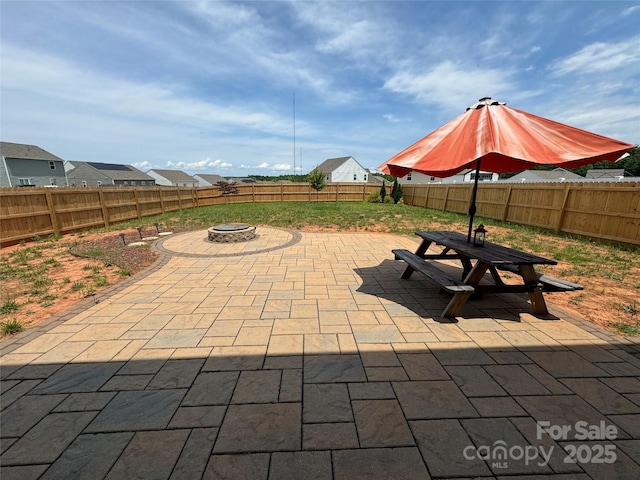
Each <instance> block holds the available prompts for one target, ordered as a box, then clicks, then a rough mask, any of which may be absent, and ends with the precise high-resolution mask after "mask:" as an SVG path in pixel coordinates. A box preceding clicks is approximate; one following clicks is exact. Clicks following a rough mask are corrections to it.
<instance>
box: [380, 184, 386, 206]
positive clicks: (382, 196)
mask: <svg viewBox="0 0 640 480" xmlns="http://www.w3.org/2000/svg"><path fill="white" fill-rule="evenodd" d="M386 196H387V187H385V186H384V180H383V181H382V187H380V201H381V202H382V203H384V199H385V197H386Z"/></svg>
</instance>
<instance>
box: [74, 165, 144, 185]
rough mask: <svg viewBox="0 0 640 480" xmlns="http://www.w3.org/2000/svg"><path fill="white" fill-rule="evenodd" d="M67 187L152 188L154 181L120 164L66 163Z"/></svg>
mask: <svg viewBox="0 0 640 480" xmlns="http://www.w3.org/2000/svg"><path fill="white" fill-rule="evenodd" d="M65 169H66V170H67V177H68V178H69V185H72V186H77V187H93V186H101V185H116V186H124V185H127V186H129V185H140V186H154V185H155V184H156V182H155V179H154V178H153V177H151V176H149V175H147V174H146V173H144V172H141V171H140V170H138V169H137V168H136V167H134V166H132V165H123V164H120V163H102V162H79V161H75V160H72V161H68V162H67V163H66V164H65Z"/></svg>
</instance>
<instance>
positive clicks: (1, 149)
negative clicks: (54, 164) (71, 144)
mask: <svg viewBox="0 0 640 480" xmlns="http://www.w3.org/2000/svg"><path fill="white" fill-rule="evenodd" d="M0 154H1V155H2V156H3V157H7V158H18V159H25V160H48V161H58V162H64V160H63V159H62V158H60V157H56V156H55V155H54V154H52V153H49V152H47V151H46V150H43V149H42V148H40V147H38V146H36V145H25V144H23V143H10V142H0Z"/></svg>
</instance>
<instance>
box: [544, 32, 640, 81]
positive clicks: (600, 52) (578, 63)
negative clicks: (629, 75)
mask: <svg viewBox="0 0 640 480" xmlns="http://www.w3.org/2000/svg"><path fill="white" fill-rule="evenodd" d="M638 45H640V36H636V37H633V38H630V39H628V40H626V41H623V42H618V43H603V42H597V43H592V44H591V45H587V46H586V47H584V48H582V49H581V50H580V51H578V52H576V53H575V54H573V55H570V56H568V57H565V58H563V59H560V60H557V61H555V62H554V63H552V64H551V65H550V67H549V69H550V70H551V71H552V73H553V74H555V75H567V74H569V73H579V74H594V73H602V72H612V71H616V72H620V73H621V74H624V70H625V69H633V70H634V71H635V72H636V73H637V72H638V71H639V68H640V48H638Z"/></svg>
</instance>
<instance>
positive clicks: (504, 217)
mask: <svg viewBox="0 0 640 480" xmlns="http://www.w3.org/2000/svg"><path fill="white" fill-rule="evenodd" d="M510 200H511V185H509V186H508V187H507V198H505V200H504V208H503V209H502V219H501V220H502V221H503V222H506V221H507V210H509V201H510Z"/></svg>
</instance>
